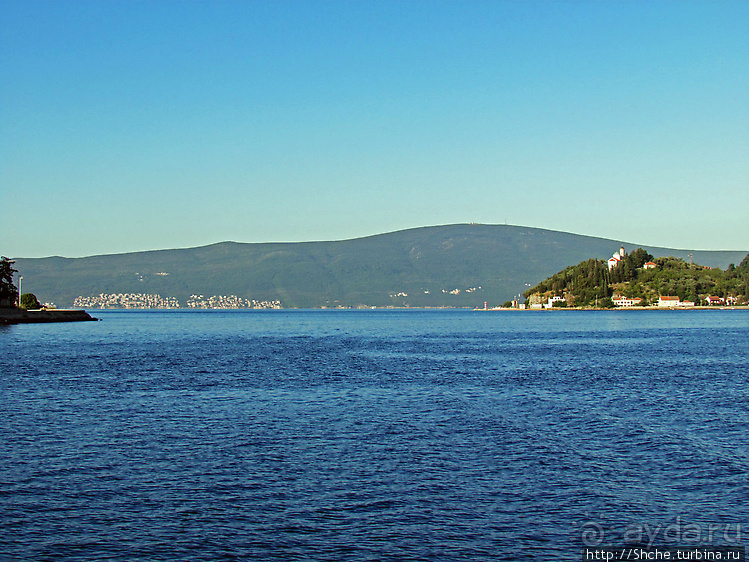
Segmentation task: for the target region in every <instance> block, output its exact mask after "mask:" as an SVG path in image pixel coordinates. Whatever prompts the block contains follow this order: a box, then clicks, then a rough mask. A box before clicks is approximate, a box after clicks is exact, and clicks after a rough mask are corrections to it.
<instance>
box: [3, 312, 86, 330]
mask: <svg viewBox="0 0 749 562" xmlns="http://www.w3.org/2000/svg"><path fill="white" fill-rule="evenodd" d="M96 320H97V319H96V318H94V317H92V316H91V315H89V313H88V312H86V311H85V310H56V309H50V310H46V309H42V310H23V309H21V308H0V325H2V326H5V325H9V324H36V323H41V322H92V321H96Z"/></svg>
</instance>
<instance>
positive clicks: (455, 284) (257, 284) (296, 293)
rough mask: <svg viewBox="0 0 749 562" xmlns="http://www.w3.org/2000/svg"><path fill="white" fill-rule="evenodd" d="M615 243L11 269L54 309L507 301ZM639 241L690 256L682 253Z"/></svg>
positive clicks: (504, 240) (327, 251)
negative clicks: (142, 297)
mask: <svg viewBox="0 0 749 562" xmlns="http://www.w3.org/2000/svg"><path fill="white" fill-rule="evenodd" d="M620 245H624V247H625V248H627V249H628V250H632V249H635V248H636V247H639V245H635V244H631V243H627V242H621V241H618V240H607V239H604V238H595V237H590V236H580V235H576V234H568V233H564V232H556V231H552V230H544V229H539V228H528V227H520V226H507V225H478V224H458V225H449V226H435V227H424V228H414V229H409V230H402V231H398V232H392V233H388V234H380V235H376V236H368V237H365V238H356V239H353V240H342V241H334V242H298V243H264V244H241V243H236V242H222V243H219V244H213V245H210V246H203V247H199V248H187V249H178V250H155V251H149V252H137V253H128V254H113V255H102V256H92V257H86V258H61V257H50V258H19V259H17V260H16V265H15V267H16V268H17V269H18V270H19V272H20V274H21V275H23V278H24V279H23V290H24V292H33V293H35V294H36V295H37V297H38V298H39V300H41V301H42V302H55V303H56V304H57V305H58V306H71V305H72V303H73V300H74V299H75V298H76V297H77V296H90V295H98V294H99V293H149V294H160V295H161V296H162V297H176V298H177V299H179V301H180V304H181V305H182V306H185V304H186V302H187V299H188V297H189V296H190V295H193V294H199V295H205V296H211V295H237V296H239V297H241V298H245V299H256V300H274V299H278V300H280V301H281V303H282V305H283V306H284V307H319V306H338V305H340V306H358V305H368V306H477V305H481V304H483V302H484V301H489V303H490V304H491V303H495V304H496V303H502V302H504V301H506V300H509V299H511V298H512V297H513V296H514V295H517V294H519V293H522V292H523V291H524V290H526V289H527V288H528V286H529V285H535V284H536V283H538V282H539V281H541V280H542V279H545V278H546V277H548V276H550V275H552V274H553V273H555V272H557V271H559V270H560V269H562V268H563V267H566V266H567V265H569V264H570V263H578V262H580V261H582V260H584V259H587V258H592V257H595V258H602V259H605V258H608V257H610V256H611V254H612V252H614V251H615V250H617V249H618V248H619V246H620ZM643 247H644V248H645V249H646V250H648V251H649V252H650V253H652V254H653V255H655V256H671V255H673V256H676V257H681V258H685V259H689V258H688V256H689V253H690V252H689V250H673V249H667V248H657V247H652V246H643ZM693 254H694V257H693V259H694V260H695V261H696V262H699V263H702V264H704V265H709V266H713V267H723V268H725V267H727V266H728V264H729V263H736V264H738V263H740V262H741V260H742V259H743V258H744V256H745V254H746V252H734V251H722V252H721V251H715V252H712V251H694V252H693ZM526 284H528V285H526ZM479 287H480V289H479Z"/></svg>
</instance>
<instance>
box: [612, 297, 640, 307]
mask: <svg viewBox="0 0 749 562" xmlns="http://www.w3.org/2000/svg"><path fill="white" fill-rule="evenodd" d="M612 300H613V301H614V306H637V305H639V304H640V303H641V302H642V299H641V298H639V297H635V298H633V299H629V298H627V297H616V298H614V299H612Z"/></svg>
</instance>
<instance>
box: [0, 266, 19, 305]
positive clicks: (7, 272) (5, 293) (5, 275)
mask: <svg viewBox="0 0 749 562" xmlns="http://www.w3.org/2000/svg"><path fill="white" fill-rule="evenodd" d="M14 263H16V262H14V261H12V260H10V259H8V258H6V257H5V256H2V259H0V306H13V305H14V304H15V302H16V299H18V289H17V288H16V286H15V285H14V284H13V274H14V273H16V271H17V270H16V269H13V264H14Z"/></svg>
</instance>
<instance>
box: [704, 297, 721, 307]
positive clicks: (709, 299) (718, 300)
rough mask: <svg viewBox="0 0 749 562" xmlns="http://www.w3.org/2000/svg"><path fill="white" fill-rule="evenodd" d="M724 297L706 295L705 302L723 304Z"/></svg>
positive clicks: (713, 304) (708, 304) (711, 304)
mask: <svg viewBox="0 0 749 562" xmlns="http://www.w3.org/2000/svg"><path fill="white" fill-rule="evenodd" d="M725 302H726V301H725V299H723V298H721V297H713V296H707V297H705V304H706V305H707V306H716V305H719V304H725Z"/></svg>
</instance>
